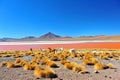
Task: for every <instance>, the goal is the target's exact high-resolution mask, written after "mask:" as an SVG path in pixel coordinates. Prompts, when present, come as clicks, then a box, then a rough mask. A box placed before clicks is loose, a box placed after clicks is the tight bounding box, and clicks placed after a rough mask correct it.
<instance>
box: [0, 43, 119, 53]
mask: <svg viewBox="0 0 120 80" xmlns="http://www.w3.org/2000/svg"><path fill="white" fill-rule="evenodd" d="M48 47H51V48H60V47H64V48H67V49H69V48H75V49H79V48H108V49H120V42H89V43H75V44H33V45H32V44H31V45H30V44H29V45H27V44H24V45H0V51H2V50H29V49H30V48H33V49H40V48H44V49H46V48H48Z"/></svg>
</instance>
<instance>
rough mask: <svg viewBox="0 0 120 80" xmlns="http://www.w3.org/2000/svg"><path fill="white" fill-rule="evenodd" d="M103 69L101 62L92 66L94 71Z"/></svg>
mask: <svg viewBox="0 0 120 80" xmlns="http://www.w3.org/2000/svg"><path fill="white" fill-rule="evenodd" d="M104 67H105V66H104V64H103V63H101V62H98V63H96V64H95V65H94V69H95V70H102V69H104Z"/></svg>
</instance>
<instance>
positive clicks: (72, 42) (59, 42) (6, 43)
mask: <svg viewBox="0 0 120 80" xmlns="http://www.w3.org/2000/svg"><path fill="white" fill-rule="evenodd" d="M119 42H120V41H113V40H92V41H25V42H22V41H21V42H0V45H34V44H35V45H36V44H79V43H119Z"/></svg>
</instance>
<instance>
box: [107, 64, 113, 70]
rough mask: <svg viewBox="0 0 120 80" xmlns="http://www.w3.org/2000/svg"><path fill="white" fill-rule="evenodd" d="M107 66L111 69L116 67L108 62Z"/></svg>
mask: <svg viewBox="0 0 120 80" xmlns="http://www.w3.org/2000/svg"><path fill="white" fill-rule="evenodd" d="M107 66H108V67H109V68H110V69H114V68H115V67H114V65H113V64H112V63H108V64H107Z"/></svg>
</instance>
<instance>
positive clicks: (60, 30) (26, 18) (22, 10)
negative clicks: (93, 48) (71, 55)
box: [0, 0, 120, 38]
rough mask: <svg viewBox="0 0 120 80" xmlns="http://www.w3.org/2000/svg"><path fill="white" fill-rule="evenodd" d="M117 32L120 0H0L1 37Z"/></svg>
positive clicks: (112, 33)
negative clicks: (50, 33) (49, 33)
mask: <svg viewBox="0 0 120 80" xmlns="http://www.w3.org/2000/svg"><path fill="white" fill-rule="evenodd" d="M47 32H53V33H55V34H59V35H61V36H75V37H76V36H89V35H120V0H0V38H2V37H13V38H15V37H17V38H21V37H24V36H36V37H38V36H40V35H42V34H44V33H47Z"/></svg>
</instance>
